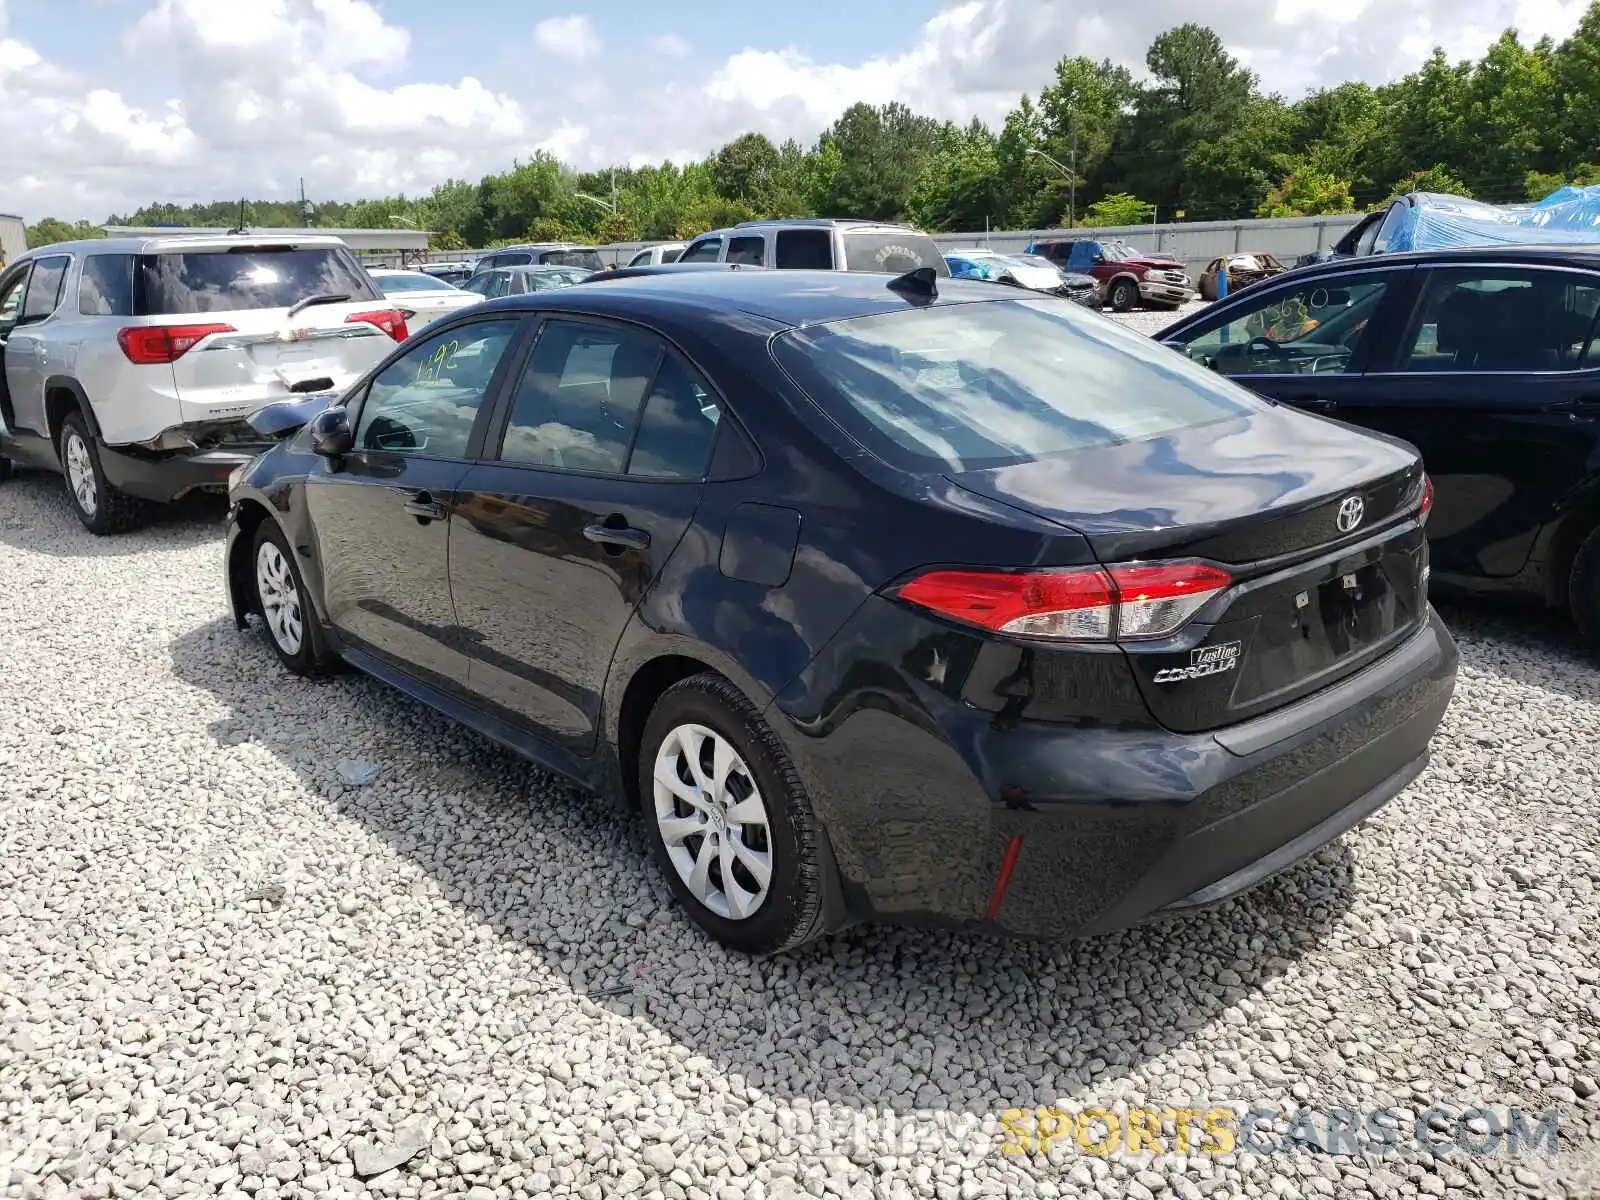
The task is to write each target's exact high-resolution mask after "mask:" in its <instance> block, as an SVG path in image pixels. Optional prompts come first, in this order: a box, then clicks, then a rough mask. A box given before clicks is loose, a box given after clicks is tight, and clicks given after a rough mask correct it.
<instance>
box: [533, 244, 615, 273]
mask: <svg viewBox="0 0 1600 1200" xmlns="http://www.w3.org/2000/svg"><path fill="white" fill-rule="evenodd" d="M539 265H540V266H542V267H582V268H583V269H584V270H585V271H604V270H605V269H606V265H605V263H603V262H601V261H600V252H599V251H598V250H587V249H578V250H545V251H542V252H541V253H540V255H539Z"/></svg>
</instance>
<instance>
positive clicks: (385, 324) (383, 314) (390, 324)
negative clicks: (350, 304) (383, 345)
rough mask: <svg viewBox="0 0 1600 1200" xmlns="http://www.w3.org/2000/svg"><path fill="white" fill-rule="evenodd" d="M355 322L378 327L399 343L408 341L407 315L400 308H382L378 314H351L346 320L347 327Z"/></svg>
mask: <svg viewBox="0 0 1600 1200" xmlns="http://www.w3.org/2000/svg"><path fill="white" fill-rule="evenodd" d="M355 321H361V322H364V323H365V324H367V325H376V326H377V327H378V328H379V329H381V330H383V331H384V332H385V333H387V334H388V335H389V336H390V337H392V338H393V339H394V340H395V341H397V342H403V341H405V340H406V315H405V313H403V312H401V311H400V310H399V309H398V308H381V309H379V310H378V311H377V312H364V313H351V314H350V315H349V316H348V317H346V318H345V319H344V323H345V324H346V325H349V324H351V323H352V322H355Z"/></svg>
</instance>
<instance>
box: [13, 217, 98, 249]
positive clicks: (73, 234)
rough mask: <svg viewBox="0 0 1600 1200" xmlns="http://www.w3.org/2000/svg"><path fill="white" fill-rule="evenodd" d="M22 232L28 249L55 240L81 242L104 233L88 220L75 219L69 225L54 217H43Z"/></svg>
mask: <svg viewBox="0 0 1600 1200" xmlns="http://www.w3.org/2000/svg"><path fill="white" fill-rule="evenodd" d="M107 224H112V222H107ZM24 232H25V233H26V234H27V238H28V249H29V250H37V249H38V248H39V247H40V246H53V245H55V244H56V243H57V242H81V241H86V240H89V239H92V238H103V237H105V235H106V234H105V230H103V229H101V228H100V227H99V226H98V225H91V224H90V223H89V222H88V221H75V222H73V223H72V224H70V225H69V224H68V223H67V222H65V221H58V220H57V219H56V218H55V217H45V218H43V219H42V220H40V221H39V222H38V223H37V224H34V225H29V226H27V227H26V228H25V230H24Z"/></svg>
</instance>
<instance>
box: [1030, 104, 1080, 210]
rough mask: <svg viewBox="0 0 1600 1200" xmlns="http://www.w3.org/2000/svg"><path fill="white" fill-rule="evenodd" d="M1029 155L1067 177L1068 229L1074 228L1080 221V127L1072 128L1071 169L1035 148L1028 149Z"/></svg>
mask: <svg viewBox="0 0 1600 1200" xmlns="http://www.w3.org/2000/svg"><path fill="white" fill-rule="evenodd" d="M1028 153H1029V154H1032V155H1034V156H1036V157H1038V158H1042V159H1044V160H1045V162H1047V163H1049V164H1050V165H1051V166H1052V167H1054V168H1055V169H1056V170H1058V171H1060V172H1061V173H1062V174H1063V175H1065V176H1066V177H1067V228H1069V229H1070V228H1072V226H1073V225H1074V224H1075V223H1076V222H1077V219H1078V169H1077V168H1078V127H1077V126H1076V125H1074V126H1073V127H1072V166H1071V167H1064V166H1062V165H1061V164H1060V163H1059V162H1058V161H1056V160H1055V159H1053V158H1051V157H1050V156H1049V155H1048V154H1046V153H1045V152H1044V151H1043V150H1040V149H1037V148H1036V147H1033V146H1030V147H1028Z"/></svg>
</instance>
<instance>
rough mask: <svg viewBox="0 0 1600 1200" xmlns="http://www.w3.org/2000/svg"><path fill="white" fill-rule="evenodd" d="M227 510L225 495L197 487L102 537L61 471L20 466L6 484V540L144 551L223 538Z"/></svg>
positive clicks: (2, 529) (1, 520) (35, 548)
mask: <svg viewBox="0 0 1600 1200" xmlns="http://www.w3.org/2000/svg"><path fill="white" fill-rule="evenodd" d="M227 512H228V505H227V501H226V500H225V499H224V498H223V497H222V496H215V495H208V494H205V493H202V492H191V493H190V494H189V495H187V496H185V497H184V498H183V499H182V500H179V501H178V502H177V503H176V504H160V505H151V506H150V508H149V509H148V515H147V516H146V519H145V522H144V524H142V525H140V526H139V527H138V528H137V529H134V530H132V531H130V532H128V533H121V534H115V535H113V536H111V537H96V536H95V535H94V534H92V533H90V532H89V531H88V530H87V529H85V528H84V527H83V525H82V524H81V523H80V522H79V520H78V516H77V514H76V513H75V512H73V510H72V501H71V500H70V499H68V497H67V491H66V484H65V483H64V482H63V481H62V478H61V476H59V475H56V474H54V473H52V472H49V471H18V472H17V474H16V475H15V476H14V477H12V478H11V479H9V480H7V481H6V482H5V483H0V545H5V546H10V547H12V548H13V549H16V550H27V551H30V552H32V553H36V554H49V555H54V556H55V557H58V558H110V557H115V556H119V555H130V554H139V553H142V552H144V551H147V550H151V549H154V548H157V547H169V546H173V545H178V546H189V545H195V544H197V543H200V542H206V541H210V540H212V539H213V538H216V539H220V538H221V537H222V535H223V533H224V528H223V522H224V520H225V519H226V517H227ZM218 569H219V570H220V569H221V568H220V566H219V568H218Z"/></svg>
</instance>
